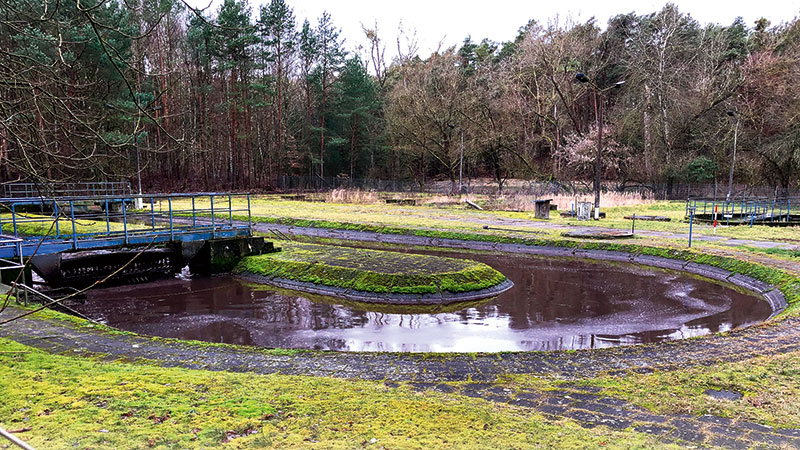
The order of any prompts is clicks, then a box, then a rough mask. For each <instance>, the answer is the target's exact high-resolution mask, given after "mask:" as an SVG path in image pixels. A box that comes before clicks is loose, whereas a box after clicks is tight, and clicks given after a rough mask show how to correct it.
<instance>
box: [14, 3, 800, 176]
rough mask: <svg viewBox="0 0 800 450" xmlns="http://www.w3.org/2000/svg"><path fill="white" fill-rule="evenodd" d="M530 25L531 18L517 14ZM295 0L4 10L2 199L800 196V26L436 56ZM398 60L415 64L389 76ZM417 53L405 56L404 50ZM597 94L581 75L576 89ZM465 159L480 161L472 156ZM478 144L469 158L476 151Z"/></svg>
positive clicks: (674, 29)
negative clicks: (490, 191)
mask: <svg viewBox="0 0 800 450" xmlns="http://www.w3.org/2000/svg"><path fill="white" fill-rule="evenodd" d="M509 14H513V11H509ZM340 33H341V31H340V29H339V28H338V27H337V26H336V23H335V18H332V17H331V16H330V15H328V14H323V15H322V17H320V18H312V20H309V19H303V18H298V17H295V15H294V13H293V10H292V8H291V7H290V5H288V4H287V3H286V2H285V1H284V0H271V1H269V2H268V3H264V4H263V5H260V6H258V7H256V6H255V5H250V4H248V3H247V0H224V3H222V4H221V5H219V6H217V7H216V9H215V10H214V11H211V10H205V11H201V10H195V9H192V8H190V7H188V6H187V5H186V4H184V3H181V2H180V1H176V0H125V1H118V0H84V1H80V2H74V1H58V0H44V1H40V0H0V180H2V181H8V180H17V179H22V180H37V181H41V180H54V181H64V180H116V179H121V178H123V179H129V180H130V179H133V178H134V177H135V175H136V171H137V169H136V161H137V158H138V157H140V158H141V162H140V164H141V176H142V179H143V180H144V183H145V186H146V187H147V188H148V189H151V190H162V191H163V190H171V189H175V190H180V189H205V190H221V189H256V190H261V189H264V190H268V189H273V188H276V187H277V186H278V180H279V179H280V178H281V177H282V176H284V175H295V176H306V177H311V178H312V179H317V180H320V185H324V183H323V182H322V180H323V179H325V178H328V177H339V178H347V179H357V178H392V179H407V180H414V181H416V182H417V183H418V184H419V186H420V187H423V186H425V185H426V184H427V183H431V182H433V181H435V180H439V181H441V180H445V181H447V180H449V181H451V182H452V183H453V186H455V183H456V180H457V179H458V176H459V169H460V168H461V165H460V158H461V154H462V153H461V152H462V148H463V158H464V159H463V161H464V162H463V170H464V176H465V177H485V178H489V179H491V180H494V182H495V183H496V184H498V185H499V186H500V187H502V184H503V183H504V182H505V180H507V179H510V178H518V179H527V180H556V181H575V180H583V181H585V182H587V183H590V182H591V181H592V179H593V177H594V176H595V170H598V169H596V168H595V162H596V160H597V159H596V156H597V155H596V152H597V151H598V150H597V149H598V140H602V146H601V147H600V148H602V154H601V155H600V158H599V161H600V165H599V166H598V167H599V173H600V176H601V177H602V178H603V180H605V181H613V182H614V183H617V184H618V185H626V184H628V185H630V184H645V185H648V184H649V185H654V184H658V185H669V184H672V183H680V182H709V181H713V180H718V181H719V182H720V183H724V182H727V179H728V175H729V170H731V169H730V168H731V165H732V161H733V155H734V148H736V151H737V153H736V158H735V166H734V167H735V169H734V170H735V176H736V179H737V181H740V182H746V183H752V184H762V185H768V186H779V187H782V188H784V189H793V188H796V187H797V186H798V182H799V181H800V172H799V171H798V166H800V118H799V117H800V89H797V88H796V87H795V88H793V87H792V86H793V85H795V84H796V83H797V80H799V79H800V22H799V21H798V19H797V18H794V19H792V20H790V21H787V22H785V23H781V24H770V23H769V22H768V21H766V20H764V19H762V20H759V21H757V22H756V23H753V24H748V23H744V22H743V21H742V20H736V21H735V22H734V23H732V24H702V23H698V22H697V21H695V20H694V19H693V18H692V17H691V16H690V15H688V14H686V13H683V12H681V11H679V10H678V9H677V8H676V7H675V6H673V5H669V4H668V5H666V6H665V7H664V8H663V9H662V10H660V11H658V12H654V13H651V14H645V15H637V14H620V15H617V16H615V17H613V18H612V19H611V20H609V22H608V23H607V24H598V23H596V21H594V20H589V21H586V22H566V23H563V21H562V23H552V24H548V23H540V22H536V21H530V22H528V23H527V24H526V25H524V26H523V27H522V28H521V29H520V30H519V33H518V36H517V37H516V39H514V40H513V41H512V42H494V41H491V40H489V39H483V40H480V41H478V40H474V39H472V38H470V37H466V38H465V39H464V40H463V43H462V44H461V45H459V46H456V47H453V48H444V49H440V50H439V51H437V52H435V53H433V54H432V55H430V56H427V57H425V55H420V54H418V49H417V46H416V44H415V42H414V39H413V35H405V36H403V37H402V39H398V41H397V42H386V40H385V39H384V38H383V35H382V34H381V30H379V29H378V28H377V26H375V27H371V28H370V27H364V29H363V42H360V43H352V45H351V47H352V48H345V46H344V44H343V40H342V38H341V37H340ZM387 45H388V46H392V50H393V53H396V54H397V55H398V56H397V57H395V58H393V59H392V60H391V61H389V60H387V58H386V56H385V55H386V48H387ZM395 47H396V48H395ZM579 73H580V74H582V75H578V76H577V77H576V74H579ZM462 142H463V144H462ZM462 145H463V147H462Z"/></svg>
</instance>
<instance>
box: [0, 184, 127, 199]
mask: <svg viewBox="0 0 800 450" xmlns="http://www.w3.org/2000/svg"><path fill="white" fill-rule="evenodd" d="M131 194H133V191H131V185H130V183H128V182H127V181H82V182H72V183H23V182H18V181H12V182H6V183H2V184H0V197H1V198H4V199H9V198H39V197H42V196H44V197H77V196H92V197H94V196H98V195H121V196H126V195H131Z"/></svg>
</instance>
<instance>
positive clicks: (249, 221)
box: [247, 194, 253, 236]
mask: <svg viewBox="0 0 800 450" xmlns="http://www.w3.org/2000/svg"><path fill="white" fill-rule="evenodd" d="M247 230H248V233H249V235H250V236H252V235H253V220H252V214H251V212H250V194H247Z"/></svg>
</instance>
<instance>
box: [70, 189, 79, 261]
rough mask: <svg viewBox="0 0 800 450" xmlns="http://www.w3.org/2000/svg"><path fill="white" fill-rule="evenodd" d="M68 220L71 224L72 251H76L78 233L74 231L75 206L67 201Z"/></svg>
mask: <svg viewBox="0 0 800 450" xmlns="http://www.w3.org/2000/svg"><path fill="white" fill-rule="evenodd" d="M69 219H70V221H71V222H72V249H73V250H77V249H78V233H77V231H76V230H75V204H74V203H73V202H72V200H70V201H69Z"/></svg>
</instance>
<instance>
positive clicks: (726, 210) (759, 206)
mask: <svg viewBox="0 0 800 450" xmlns="http://www.w3.org/2000/svg"><path fill="white" fill-rule="evenodd" d="M692 209H694V211H695V214H694V220H695V221H704V222H710V221H713V220H714V219H715V213H716V220H717V221H718V222H719V223H721V224H725V225H736V224H753V223H761V224H781V223H789V222H796V221H797V220H798V218H799V217H800V198H797V197H772V198H770V197H750V198H741V199H738V200H730V201H726V200H724V199H707V198H689V199H687V200H686V218H687V219H688V218H689V213H690V211H691V210H692Z"/></svg>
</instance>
